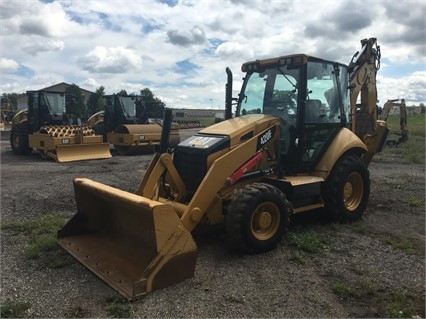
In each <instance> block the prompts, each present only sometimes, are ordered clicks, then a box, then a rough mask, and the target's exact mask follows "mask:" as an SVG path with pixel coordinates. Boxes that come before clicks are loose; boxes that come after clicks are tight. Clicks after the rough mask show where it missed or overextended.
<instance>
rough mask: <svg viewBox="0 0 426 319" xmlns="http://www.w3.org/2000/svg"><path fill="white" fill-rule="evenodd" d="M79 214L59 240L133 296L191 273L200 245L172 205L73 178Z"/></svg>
mask: <svg viewBox="0 0 426 319" xmlns="http://www.w3.org/2000/svg"><path fill="white" fill-rule="evenodd" d="M74 191H75V197H76V202H77V213H76V214H75V215H74V217H72V218H71V220H70V221H69V222H68V223H67V224H66V225H65V226H64V227H63V228H62V229H61V230H59V231H58V242H59V244H60V245H61V246H62V247H63V248H64V249H65V250H67V251H68V252H69V253H70V254H71V255H73V256H74V257H75V258H76V259H77V260H78V261H79V262H81V263H82V264H83V265H84V266H86V267H87V268H89V269H90V270H91V271H92V272H94V273H95V274H96V275H97V276H99V277H100V278H101V279H103V280H104V281H105V282H106V283H107V284H109V285H110V286H111V287H113V288H114V289H116V290H117V291H118V292H119V293H121V294H122V295H123V296H125V297H127V298H129V299H136V298H138V297H140V296H142V295H144V294H146V293H149V292H151V291H153V290H156V289H159V288H164V287H167V286H170V285H173V284H175V283H178V282H180V281H183V280H184V279H186V278H189V277H192V276H193V275H194V271H195V263H196V259H197V254H198V251H197V247H196V244H195V241H194V239H193V238H192V236H191V233H190V232H189V231H188V230H187V229H186V228H185V227H184V226H183V224H182V222H181V219H180V218H179V216H178V215H177V214H176V212H175V211H174V209H173V208H172V206H170V205H168V204H164V203H160V202H157V201H153V200H150V199H147V198H145V197H141V196H138V195H135V194H132V193H128V192H125V191H122V190H119V189H116V188H113V187H110V186H107V185H104V184H100V183H97V182H94V181H91V180H89V179H85V178H77V179H75V180H74Z"/></svg>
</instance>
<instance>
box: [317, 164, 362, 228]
mask: <svg viewBox="0 0 426 319" xmlns="http://www.w3.org/2000/svg"><path fill="white" fill-rule="evenodd" d="M324 186H325V187H324V190H323V195H324V200H325V210H324V212H325V214H326V217H328V218H329V219H330V220H332V221H340V222H352V221H354V220H357V219H360V218H361V217H362V215H363V214H364V211H365V209H366V207H367V203H368V198H369V196H370V173H369V171H368V169H367V167H366V166H365V165H364V163H363V162H362V160H361V158H360V157H358V156H345V157H343V158H342V159H341V160H340V161H338V162H337V164H336V165H335V167H334V168H333V170H332V171H331V173H330V176H329V177H328V178H327V180H326V182H325V185H324Z"/></svg>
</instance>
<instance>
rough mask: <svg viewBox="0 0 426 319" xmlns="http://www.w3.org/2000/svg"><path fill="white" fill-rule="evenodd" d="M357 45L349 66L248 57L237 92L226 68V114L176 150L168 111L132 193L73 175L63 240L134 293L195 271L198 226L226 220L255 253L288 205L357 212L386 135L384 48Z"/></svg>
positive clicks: (272, 242)
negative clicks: (71, 209) (380, 86)
mask: <svg viewBox="0 0 426 319" xmlns="http://www.w3.org/2000/svg"><path fill="white" fill-rule="evenodd" d="M361 44H362V50H361V51H360V52H357V54H355V55H354V57H353V59H352V61H351V63H350V64H349V66H347V65H344V64H341V63H336V62H333V61H327V60H324V59H319V58H316V57H313V56H308V55H304V54H295V55H286V56H280V57H277V58H271V59H266V60H255V61H251V62H247V63H244V64H243V65H242V71H243V72H244V73H245V77H244V81H243V84H242V87H241V91H240V93H239V95H238V98H233V97H232V72H231V71H230V70H229V69H228V68H227V74H228V81H227V85H226V112H225V113H226V116H225V117H226V120H225V121H222V122H220V123H217V124H214V125H212V126H209V127H207V128H204V129H202V130H200V131H199V132H198V133H197V134H195V135H194V136H192V137H191V138H189V139H186V140H184V141H183V142H181V143H180V144H179V145H177V146H176V147H175V148H174V151H173V153H169V152H167V141H168V131H169V130H170V128H169V124H170V122H171V110H170V109H166V112H165V117H164V122H165V125H164V126H163V131H162V141H161V148H160V150H159V152H158V153H156V154H155V155H154V157H153V159H152V162H151V164H150V166H149V167H148V169H147V171H146V173H145V175H144V176H143V178H142V181H141V183H140V186H139V188H138V190H137V191H136V193H135V194H133V193H128V192H125V191H123V190H119V189H117V188H113V187H111V186H108V185H104V184H100V183H97V182H95V181H92V180H89V179H86V178H77V179H75V180H74V189H75V196H76V202H77V213H76V214H75V215H74V217H73V218H72V219H71V220H70V221H69V222H68V223H67V224H66V225H65V226H64V227H63V228H62V229H61V230H60V231H59V232H58V241H59V243H60V245H61V246H62V247H63V248H64V249H66V250H67V251H68V252H69V253H70V254H72V255H73V256H74V257H75V258H76V259H78V260H79V261H80V262H81V263H82V264H83V265H85V266H86V267H88V268H89V269H90V270H92V271H93V272H94V273H95V274H97V275H98V276H99V277H100V278H102V279H103V280H105V281H106V282H107V283H108V284H109V285H111V286H112V287H113V288H114V289H116V290H117V291H118V292H120V293H121V294H123V295H124V296H126V297H128V298H130V299H135V298H138V297H140V296H142V295H144V294H146V293H149V292H151V291H153V290H156V289H159V288H163V287H167V286H169V285H172V284H175V283H177V282H180V281H182V280H184V279H186V278H188V277H191V276H193V274H194V270H195V264H196V258H197V246H196V243H195V241H194V239H193V237H192V235H191V232H192V231H193V230H194V228H195V227H196V226H197V225H199V224H201V223H203V224H207V225H214V224H218V223H224V224H225V228H226V229H227V231H228V233H229V236H230V240H232V243H233V244H235V245H237V246H239V247H240V248H241V249H243V250H244V251H247V252H249V253H260V252H264V251H267V250H270V249H273V248H274V247H275V246H276V245H277V244H278V243H279V242H280V241H281V240H282V236H283V235H284V233H285V232H286V227H287V224H288V221H289V217H290V216H291V215H292V214H299V213H302V212H305V211H311V210H315V211H317V212H318V214H324V218H327V219H333V220H337V221H342V222H350V221H353V220H356V219H359V218H360V217H361V216H362V215H363V213H364V210H365V208H366V206H367V202H368V197H369V193H370V177H369V171H368V168H367V167H368V164H369V163H370V161H371V159H372V157H373V155H374V154H375V153H376V152H378V151H379V150H380V148H381V147H382V145H383V142H384V140H385V138H386V132H387V129H386V123H385V122H384V121H378V120H377V111H376V100H377V96H376V95H377V93H376V72H377V70H378V65H379V63H378V62H379V58H380V47H379V46H377V43H376V39H374V38H371V39H365V40H362V41H361ZM359 95H360V103H359V105H358V107H357V106H356V105H357V99H358V96H359ZM234 105H236V109H235V114H234V116H233V114H232V113H233V112H234V110H233V109H232V107H233V106H234ZM166 124H167V125H166Z"/></svg>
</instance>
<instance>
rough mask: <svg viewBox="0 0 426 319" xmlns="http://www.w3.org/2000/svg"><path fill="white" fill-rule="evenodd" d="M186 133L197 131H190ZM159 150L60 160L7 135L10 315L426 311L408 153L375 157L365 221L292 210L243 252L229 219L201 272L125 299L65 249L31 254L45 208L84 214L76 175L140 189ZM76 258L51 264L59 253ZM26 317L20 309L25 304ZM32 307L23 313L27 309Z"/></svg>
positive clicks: (419, 218) (210, 244)
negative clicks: (275, 243)
mask: <svg viewBox="0 0 426 319" xmlns="http://www.w3.org/2000/svg"><path fill="white" fill-rule="evenodd" d="M186 134H191V132H190V131H187V132H186ZM150 158H151V155H143V156H128V157H126V156H118V155H117V154H114V156H113V158H111V159H107V160H96V161H84V162H74V163H64V164H59V163H55V162H53V161H51V160H45V159H41V158H40V157H39V156H38V154H36V153H33V154H32V155H31V156H28V157H20V156H14V155H13V154H12V151H11V149H10V147H9V144H8V142H7V141H6V140H2V141H1V223H2V231H1V294H0V298H1V299H0V301H1V305H2V316H5V314H6V315H7V312H6V310H9V311H12V309H13V307H14V306H16V305H17V304H22V305H24V307H23V315H24V316H27V317H50V318H55V317H108V316H115V317H119V316H120V317H142V318H144V317H281V318H283V317H287V318H289V317H293V318H294V317H315V318H319V317H334V318H337V317H340V318H343V317H412V316H415V315H418V316H421V317H424V316H425V308H424V307H425V306H424V305H425V260H424V255H425V254H424V243H425V203H424V198H425V167H424V165H423V164H403V163H402V162H401V159H400V158H399V157H398V156H397V155H392V152H390V155H389V156H388V157H384V158H385V159H381V160H380V161H378V160H376V161H374V162H373V163H372V164H371V166H370V172H371V180H372V190H371V196H370V202H369V205H368V208H367V210H366V212H365V215H364V218H363V219H362V220H361V221H359V222H356V223H353V224H351V225H340V224H324V223H321V222H319V221H318V220H317V219H316V215H315V214H305V215H303V216H299V217H298V218H297V219H296V218H295V219H293V220H292V223H291V226H290V229H289V232H288V235H287V238H284V239H283V241H282V244H281V245H279V247H277V249H275V250H273V251H270V252H268V253H266V254H260V255H243V254H241V253H239V252H236V251H233V250H232V249H230V248H229V245H228V244H227V240H228V239H227V235H226V233H225V232H224V230H223V229H222V228H215V229H212V230H209V231H208V232H206V233H195V234H194V237H195V239H196V241H197V245H198V247H199V252H200V254H199V257H198V260H197V267H196V273H195V276H194V277H193V278H191V279H188V280H186V281H184V282H182V283H180V284H178V285H175V286H172V287H169V288H166V289H162V290H159V291H156V292H154V293H152V294H149V295H147V296H146V297H144V298H143V299H141V300H138V301H135V302H131V303H129V302H127V301H123V300H122V299H121V297H120V295H118V294H117V293H116V292H115V291H114V290H112V289H111V288H110V287H109V286H107V285H106V284H104V283H103V282H102V281H101V280H100V279H98V278H97V277H96V276H95V275H93V274H92V273H91V272H90V271H89V270H87V269H86V268H84V267H83V266H81V265H80V264H79V263H78V262H75V261H74V260H73V259H72V258H71V257H69V256H68V255H66V254H64V253H63V252H62V250H61V248H59V247H55V248H54V250H53V251H50V252H43V253H42V254H41V255H40V256H39V257H38V258H28V257H27V256H26V255H25V254H24V251H25V249H26V248H27V247H28V245H29V244H30V238H29V236H28V235H26V234H25V232H24V231H21V232H19V231H16V229H15V230H12V229H10V228H8V227H5V225H6V226H7V225H8V224H10V223H12V222H18V223H21V224H25V223H26V222H28V221H31V220H37V219H40V218H42V217H43V216H44V215H46V214H59V215H61V216H63V217H64V218H65V219H69V218H70V217H71V216H72V215H74V213H75V211H76V208H75V201H74V193H73V189H72V179H73V178H74V177H88V178H91V179H93V180H96V181H99V182H102V183H105V184H109V185H112V186H115V187H118V188H120V189H123V190H126V191H130V192H133V191H134V190H135V189H136V188H137V186H138V184H139V182H140V180H141V178H142V176H143V174H144V171H145V169H146V167H147V165H148V163H149V161H150ZM58 257H60V258H62V259H66V260H68V263H67V265H66V266H64V267H60V268H52V267H51V265H50V264H49V263H48V261H49V260H51V259H52V258H58ZM15 314H16V313H15ZM21 315H22V314H21Z"/></svg>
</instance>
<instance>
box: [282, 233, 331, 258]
mask: <svg viewBox="0 0 426 319" xmlns="http://www.w3.org/2000/svg"><path fill="white" fill-rule="evenodd" d="M289 244H290V245H291V246H294V247H296V249H298V250H301V251H304V252H307V253H319V252H320V251H322V250H323V249H324V247H325V244H326V241H325V239H324V236H321V235H320V234H319V233H317V232H314V231H311V232H306V233H299V234H291V235H290V237H289Z"/></svg>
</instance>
